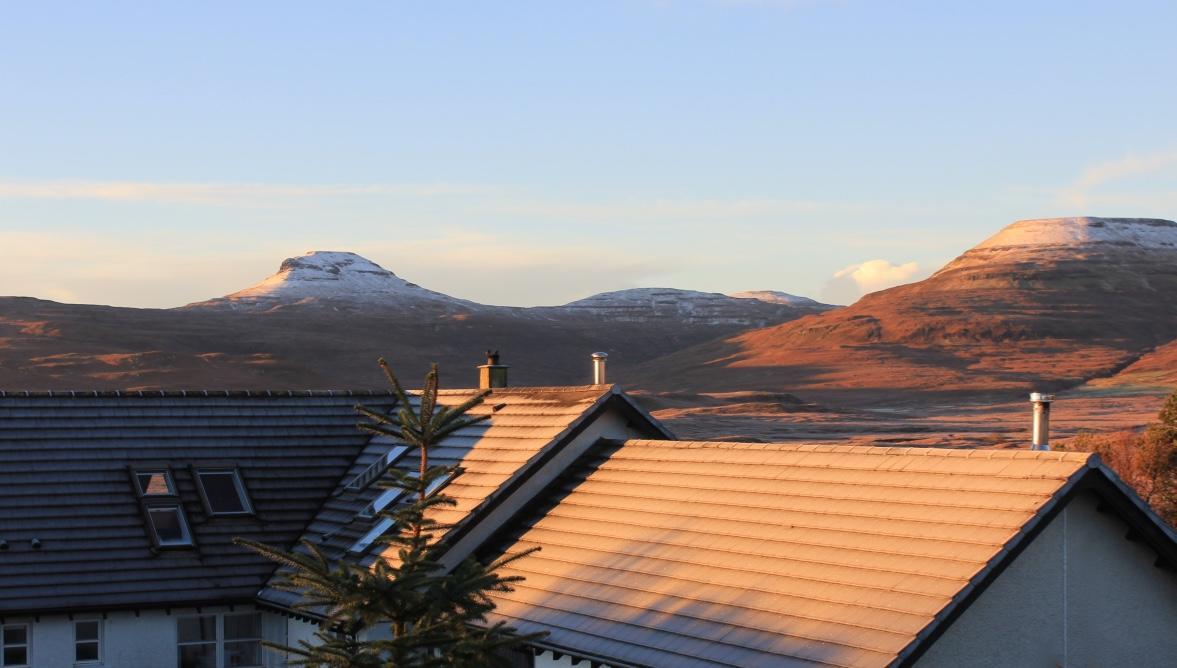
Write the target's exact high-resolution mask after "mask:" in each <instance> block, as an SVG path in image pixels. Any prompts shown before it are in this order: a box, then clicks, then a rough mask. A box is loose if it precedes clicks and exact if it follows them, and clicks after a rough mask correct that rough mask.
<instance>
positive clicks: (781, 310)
mask: <svg viewBox="0 0 1177 668" xmlns="http://www.w3.org/2000/svg"><path fill="white" fill-rule="evenodd" d="M757 294H765V293H757ZM773 294H779V295H784V294H785V293H773ZM789 296H790V297H791V295H789ZM794 299H804V298H794ZM553 308H555V309H561V310H564V311H567V312H569V313H574V314H579V315H586V316H591V317H594V318H603V319H606V320H612V321H617V322H667V321H677V322H683V323H694V324H711V325H740V326H743V327H764V326H766V325H770V324H775V323H778V322H784V321H786V320H793V319H795V318H798V317H800V316H801V315H806V314H809V313H818V312H821V311H824V310H828V309H831V308H834V307H832V306H829V305H828V304H820V303H818V302H815V301H813V300H804V301H797V302H794V301H786V300H784V299H761V298H759V297H740V296H735V295H731V296H729V295H724V294H720V293H718V292H699V291H697V290H679V289H676V288H633V289H630V290H618V291H615V292H603V293H601V294H597V295H593V296H591V297H586V298H584V299H580V300H577V301H574V302H571V303H568V304H565V305H564V306H558V307H553Z"/></svg>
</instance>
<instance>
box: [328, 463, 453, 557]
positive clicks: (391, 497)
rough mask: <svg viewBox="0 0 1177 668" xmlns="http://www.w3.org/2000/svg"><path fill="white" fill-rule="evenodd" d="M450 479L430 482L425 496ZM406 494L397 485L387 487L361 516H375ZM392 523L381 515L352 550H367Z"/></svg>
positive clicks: (412, 474)
mask: <svg viewBox="0 0 1177 668" xmlns="http://www.w3.org/2000/svg"><path fill="white" fill-rule="evenodd" d="M409 475H410V476H411V477H414V478H415V477H417V475H418V474H417V472H415V471H414V472H413V473H410V474H409ZM450 480H453V478H452V477H449V476H447V477H445V478H438V479H436V480H434V481H433V482H431V483H429V486H428V487H426V488H425V496H430V495H432V494H433V493H434V492H436V491H437V490H438V489H439V488H440V487H441V486H442V485H444V484H446V483H447V482H449V481H450ZM405 494H406V492H405V490H403V489H399V488H395V487H393V488H389V489H386V490H384V493H383V494H381V495H380V496H379V497H377V498H376V500H375V501H373V502H372V503H371V504H369V505H368V507H367V508H364V509H363V510H361V511H360V516H361V517H375V515H376V513H379V512H380V511H382V510H384V509H385V508H387V507H388V505H389V504H390V503H392V502H393V501H396V500H399V499H400V498H401V497H402V496H404V495H405ZM392 524H393V522H392V520H391V519H389V518H387V517H381V518H380V521H378V522H376V524H375V525H373V527H372V528H371V529H370V530H369V531H368V533H366V534H364V535H363V536H362V537H361V538H360V539H359V540H357V541H356V542H355V544H353V545H352V546H351V552H366V551H367V550H368V548H370V547H372V543H375V542H376V541H377V539H379V538H380V537H381V536H383V535H384V534H386V533H388V530H389V529H391V528H392Z"/></svg>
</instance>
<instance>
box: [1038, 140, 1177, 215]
mask: <svg viewBox="0 0 1177 668" xmlns="http://www.w3.org/2000/svg"><path fill="white" fill-rule="evenodd" d="M1174 168H1177V150H1169V151H1162V152H1159V153H1148V154H1129V155H1126V156H1124V157H1121V158H1119V159H1116V160H1109V161H1107V162H1101V163H1096V164H1094V165H1089V166H1088V167H1086V168H1085V169H1084V170H1083V171H1082V173H1080V174H1079V177H1078V178H1077V179H1075V181H1074V183H1072V184H1071V185H1069V186H1067V187H1066V188H1064V189H1063V190H1062V192H1061V193H1059V197H1058V199H1059V202H1060V203H1061V204H1063V205H1064V206H1070V207H1075V208H1077V209H1085V208H1087V207H1088V206H1090V205H1091V204H1093V203H1098V202H1100V201H1102V200H1104V199H1105V198H1104V197H1102V196H1096V195H1095V193H1094V192H1093V191H1095V190H1096V189H1098V188H1100V187H1102V186H1105V185H1108V184H1112V183H1115V182H1118V181H1125V180H1128V179H1131V178H1133V177H1139V176H1146V175H1149V174H1156V173H1158V172H1164V171H1167V170H1169V169H1174Z"/></svg>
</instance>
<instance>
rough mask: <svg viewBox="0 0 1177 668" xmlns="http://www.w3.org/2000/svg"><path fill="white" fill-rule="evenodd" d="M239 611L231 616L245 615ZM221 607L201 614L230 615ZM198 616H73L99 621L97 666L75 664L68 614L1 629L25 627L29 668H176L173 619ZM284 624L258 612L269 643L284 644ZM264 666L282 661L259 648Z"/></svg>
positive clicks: (184, 611)
mask: <svg viewBox="0 0 1177 668" xmlns="http://www.w3.org/2000/svg"><path fill="white" fill-rule="evenodd" d="M249 610H250V608H243V607H241V606H237V607H235V608H234V610H233V611H234V612H248V611H249ZM228 611H229V609H228V608H225V607H216V608H202V609H201V610H200V613H199V614H212V613H217V612H228ZM194 614H198V613H197V611H196V610H195V609H175V610H172V611H171V614H168V613H167V612H166V611H164V610H143V611H141V612H140V613H139V614H138V615H137V616H136V615H135V613H134V612H122V611H120V612H111V613H107V614H106V618H105V619H102V615H97V614H77V615H74V619H75V620H88V619H99V620H101V625H100V630H99V638H100V645H99V647H100V651H101V657H102V658H101V661H99V662H97V663H93V662H91V663H75V662H74V624H73V621H71V620H70V619H69V617H68V616H66V615H41V616H40V617H39V618H38V619H36V620H34V619H32V618H15V617H10V618H5V620H4V623H5V624H26V623H27V624H28V626H29V635H30V640H31V642H30V644H29V659H30V662H31V663H30V665H31V666H33V668H83V667H85V668H175V666H177V665H178V664H179V649H178V647H177V645H176V618H177V617H183V616H188V615H194ZM286 626H287V625H286V619H285V618H284V617H280V616H278V615H274V614H271V613H266V612H263V613H262V633H263V635H264V636H265V638H266V639H267V640H270V641H272V642H279V643H285V642H286V637H285V633H286ZM263 657H264V658H265V659H266V661H267V663H266V666H272V667H278V666H282V665H284V662H283V660H282V658H281V657H280V656H278V655H275V654H273V653H271V652H268V651H266V650H264V649H263Z"/></svg>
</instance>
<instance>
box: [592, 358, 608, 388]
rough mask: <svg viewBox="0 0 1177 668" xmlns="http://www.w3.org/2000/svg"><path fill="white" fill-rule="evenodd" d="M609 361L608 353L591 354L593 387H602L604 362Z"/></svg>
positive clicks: (603, 382)
mask: <svg viewBox="0 0 1177 668" xmlns="http://www.w3.org/2000/svg"><path fill="white" fill-rule="evenodd" d="M608 360H609V354H608V353H593V385H604V384H605V383H606V381H605V362H607V361H608Z"/></svg>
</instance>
